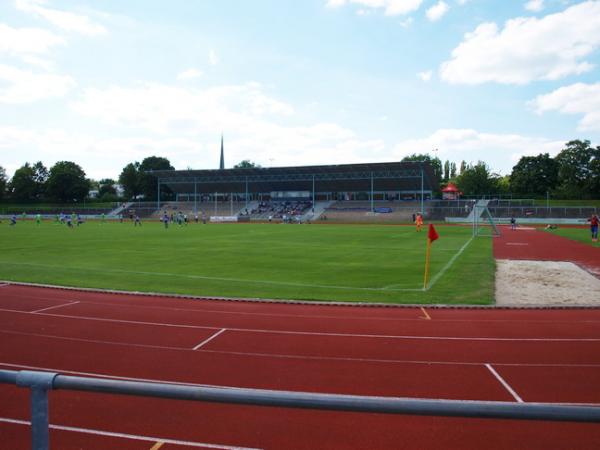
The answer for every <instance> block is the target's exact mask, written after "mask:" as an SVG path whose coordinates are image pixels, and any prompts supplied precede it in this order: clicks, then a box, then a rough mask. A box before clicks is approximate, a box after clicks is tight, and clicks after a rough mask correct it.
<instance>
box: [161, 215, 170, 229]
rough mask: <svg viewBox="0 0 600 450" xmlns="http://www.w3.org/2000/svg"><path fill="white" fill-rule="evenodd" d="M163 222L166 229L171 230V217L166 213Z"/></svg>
mask: <svg viewBox="0 0 600 450" xmlns="http://www.w3.org/2000/svg"><path fill="white" fill-rule="evenodd" d="M162 221H163V222H164V223H165V229H166V228H169V215H168V214H167V212H166V211H165V213H164V214H163V216H162Z"/></svg>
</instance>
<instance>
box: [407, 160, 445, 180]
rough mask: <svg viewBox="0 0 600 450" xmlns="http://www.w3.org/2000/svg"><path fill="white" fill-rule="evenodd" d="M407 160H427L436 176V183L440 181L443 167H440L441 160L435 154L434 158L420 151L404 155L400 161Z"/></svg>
mask: <svg viewBox="0 0 600 450" xmlns="http://www.w3.org/2000/svg"><path fill="white" fill-rule="evenodd" d="M407 161H424V162H428V163H429V164H431V167H432V168H433V174H434V176H435V178H436V181H437V182H438V183H439V182H440V181H442V177H443V176H444V173H443V169H442V161H441V159H440V158H438V157H437V156H436V157H435V158H432V157H431V156H429V155H427V154H424V153H421V154H418V153H414V154H412V155H409V156H405V157H404V158H402V161H401V162H407Z"/></svg>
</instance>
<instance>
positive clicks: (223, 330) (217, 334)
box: [193, 328, 227, 350]
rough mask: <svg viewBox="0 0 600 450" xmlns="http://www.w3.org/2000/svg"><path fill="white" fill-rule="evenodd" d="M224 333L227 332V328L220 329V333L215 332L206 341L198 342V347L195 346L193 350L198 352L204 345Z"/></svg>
mask: <svg viewBox="0 0 600 450" xmlns="http://www.w3.org/2000/svg"><path fill="white" fill-rule="evenodd" d="M225 331H227V328H222V329H221V330H220V331H217V332H216V333H215V334H213V335H212V336H211V337H209V338H208V339H206V340H204V341H202V342H200V343H199V344H198V345H196V346H195V347H194V348H193V350H198V349H199V348H200V347H202V346H203V345H204V344H208V343H209V342H210V341H212V340H213V339H214V338H216V337H217V336H219V335H220V334H221V333H224V332H225Z"/></svg>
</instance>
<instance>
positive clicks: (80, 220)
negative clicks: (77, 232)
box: [77, 214, 83, 226]
mask: <svg viewBox="0 0 600 450" xmlns="http://www.w3.org/2000/svg"><path fill="white" fill-rule="evenodd" d="M82 223H83V219H82V218H81V216H80V215H79V214H77V226H79V225H81V224H82Z"/></svg>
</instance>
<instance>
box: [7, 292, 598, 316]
mask: <svg viewBox="0 0 600 450" xmlns="http://www.w3.org/2000/svg"><path fill="white" fill-rule="evenodd" d="M418 290H421V291H422V289H418ZM13 297H14V298H24V299H29V300H56V298H55V297H43V296H31V295H21V294H14V293H12V294H11V298H13ZM207 301H209V300H207ZM80 303H83V304H85V305H98V306H106V307H109V308H111V309H115V308H135V309H136V310H138V311H139V310H164V311H183V312H190V313H215V314H229V315H243V316H263V317H290V318H302V319H336V320H339V321H349V320H357V321H358V320H360V321H362V320H365V319H368V320H381V321H397V322H416V321H420V319H419V318H412V317H375V316H348V315H324V314H285V313H261V312H247V311H227V310H218V309H205V308H174V307H168V306H157V305H132V304H120V303H106V302H99V301H96V302H95V301H87V300H80ZM304 306H310V305H304ZM315 306H317V305H315ZM414 308H418V307H417V306H415V307H414ZM410 309H411V308H410V307H406V308H403V310H404V311H409V310H410ZM0 311H3V310H2V309H0ZM4 311H15V310H9V309H6V310H4ZM485 312H489V311H485ZM492 312H493V311H492ZM436 322H440V323H441V322H444V323H463V322H469V323H473V322H474V320H473V319H436ZM476 322H478V323H502V322H510V323H518V324H539V323H542V324H580V323H590V324H597V323H600V320H591V319H589V320H588V319H586V320H547V319H546V320H545V319H520V318H510V319H486V318H478V319H477V320H476Z"/></svg>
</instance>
